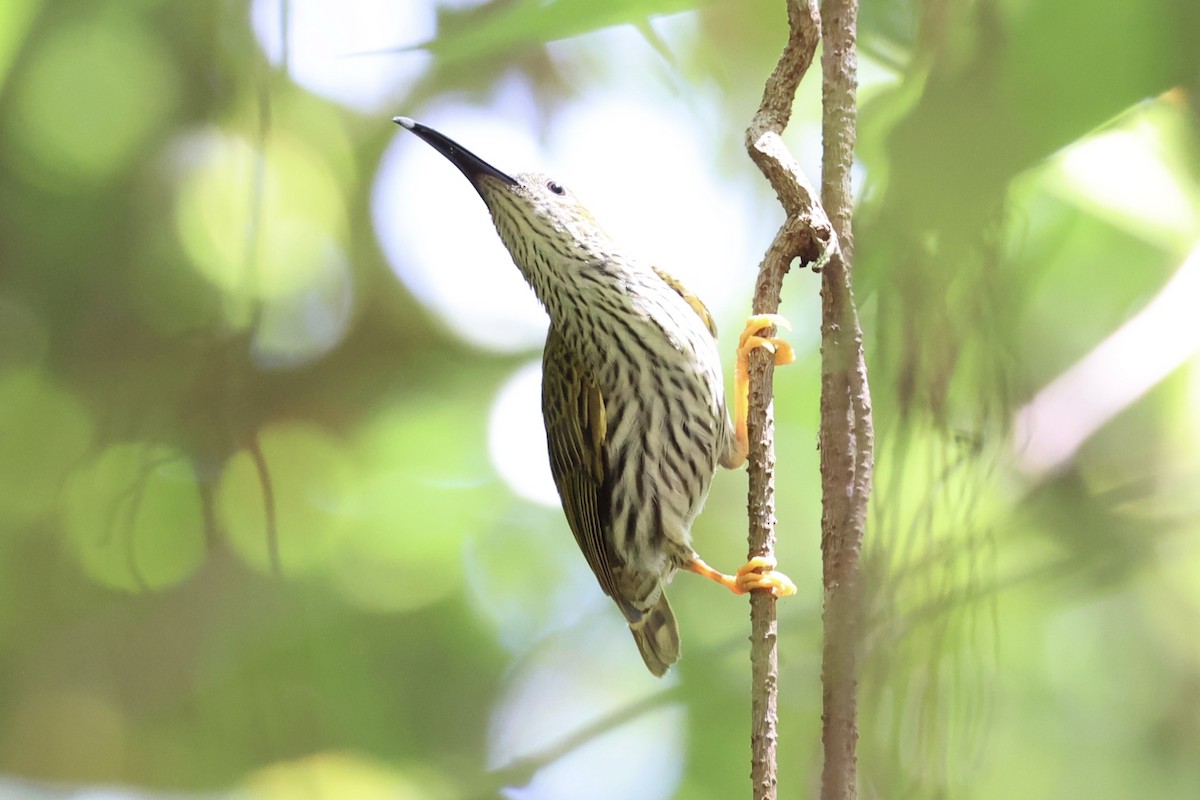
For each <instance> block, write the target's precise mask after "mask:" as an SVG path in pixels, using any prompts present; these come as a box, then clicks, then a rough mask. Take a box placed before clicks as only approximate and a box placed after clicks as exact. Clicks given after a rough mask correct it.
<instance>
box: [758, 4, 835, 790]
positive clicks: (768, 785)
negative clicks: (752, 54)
mask: <svg viewBox="0 0 1200 800" xmlns="http://www.w3.org/2000/svg"><path fill="white" fill-rule="evenodd" d="M819 38H820V21H819V19H818V16H817V9H816V4H815V2H813V0H789V2H788V42H787V45H786V46H785V48H784V51H783V54H782V55H781V56H780V58H779V62H778V63H777V64H776V66H775V70H774V72H772V73H771V76H770V77H769V78H768V79H767V82H766V86H765V87H764V89H763V98H762V102H761V103H760V105H759V108H758V112H757V113H756V114H755V115H754V119H753V120H752V121H751V123H750V126H749V128H747V130H746V148H747V150H748V151H749V152H750V157H751V158H752V159H753V160H754V163H755V164H757V165H758V168H759V169H760V170H762V173H763V175H765V176H766V178H767V180H768V181H770V183H771V186H772V187H773V188H774V189H775V192H776V193H777V194H778V195H779V200H780V203H782V205H783V207H784V210H785V211H786V212H787V219H786V221H785V222H784V224H783V226H782V227H781V228H780V229H779V232H778V233H777V234H776V235H775V239H774V241H773V242H771V246H770V248H769V249H768V250H767V253H766V255H765V256H764V257H763V261H762V264H761V265H760V267H759V272H758V281H757V284H756V286H755V290H754V305H753V310H754V313H755V314H769V313H774V312H776V311H778V310H779V299H780V292H781V290H782V286H783V276H784V275H785V274H786V273H787V270H788V267H789V266H790V265H791V263H792V261H793V260H794V259H796V258H803V259H805V260H807V261H809V262H811V263H813V264H814V265H819V264H820V263H821V262H822V261H824V260H825V258H827V254H828V253H829V252H830V251H832V250H834V249H836V245H835V240H834V238H833V229H832V226H830V224H829V221H828V220H827V219H826V217H825V214H824V212H823V211H822V210H821V208H820V204H819V203H818V201H817V199H816V193H815V192H814V191H813V190H812V185H811V184H810V183H809V182H808V180H807V179H806V178H805V177H804V174H803V173H802V172H801V171H800V167H799V165H798V164H797V163H796V159H795V158H793V157H792V155H791V153H789V152H788V150H787V147H786V146H784V144H783V139H782V138H781V136H780V135H781V134H782V133H783V129H784V128H785V127H786V126H787V123H788V119H789V118H790V116H791V108H792V101H793V99H794V98H795V95H796V88H797V86H799V84H800V79H801V78H802V77H803V76H804V73H805V72H806V71H807V70H808V68H809V66H810V65H811V64H812V61H813V56H814V54H815V53H816V48H817V41H818V40H819ZM773 366H774V365H773V361H772V359H771V357H770V356H769V354H767V353H764V352H762V351H761V350H756V351H755V352H753V353H752V354H751V358H750V404H749V412H748V415H747V425H748V429H749V435H750V455H749V479H750V480H749V482H750V486H749V503H748V505H749V513H750V530H749V537H748V538H749V550H750V552H749V555H750V556H751V557H754V556H766V557H768V558H772V557H773V555H774V546H775V430H774V428H775V423H774V412H773V408H772V404H771V393H772V389H771V381H772V376H773ZM750 628H751V634H750V642H751V645H750V663H751V704H750V705H751V709H750V712H751V733H750V753H751V756H750V759H751V760H750V781H751V788H752V794H753V797H754V798H755V800H774V798H775V797H776V790H777V785H776V784H777V768H776V765H777V757H776V735H777V734H776V730H777V727H778V711H777V698H778V672H779V662H778V657H777V654H776V637H777V622H776V617H775V598H774V597H772V596H770V595H766V594H755V595H753V596H752V597H751V598H750Z"/></svg>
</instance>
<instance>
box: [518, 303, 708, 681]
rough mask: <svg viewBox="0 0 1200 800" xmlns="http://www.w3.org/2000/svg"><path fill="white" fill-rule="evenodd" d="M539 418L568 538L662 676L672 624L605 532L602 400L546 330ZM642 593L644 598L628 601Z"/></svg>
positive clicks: (674, 641)
mask: <svg viewBox="0 0 1200 800" xmlns="http://www.w3.org/2000/svg"><path fill="white" fill-rule="evenodd" d="M697 302H698V301H697ZM542 416H543V417H544V418H545V421H546V442H547V444H548V445H549V449H550V472H551V473H553V475H554V483H555V485H556V486H557V487H558V494H559V497H561V498H562V506H563V512H564V513H565V514H566V516H567V523H568V524H569V525H570V526H571V532H572V533H574V534H575V541H576V542H577V543H578V544H579V549H580V550H582V551H583V555H584V557H585V558H586V559H587V562H588V566H590V567H591V568H592V572H594V573H595V574H596V579H597V580H599V581H600V588H601V589H603V590H604V593H605V594H607V595H608V596H609V597H611V598H612V599H613V600H614V601H616V604H617V606H618V607H620V609H621V613H622V614H624V615H625V619H626V620H627V621H628V622H629V630H630V632H631V633H633V639H634V641H635V642H636V643H637V646H638V651H639V652H640V653H641V655H642V659H643V660H644V661H645V662H646V666H647V667H648V668H649V670H650V671H651V672H652V673H653V674H655V675H662V674H663V673H665V672H666V671H667V668H668V667H670V666H671V664H674V663H675V662H676V661H678V660H679V653H680V648H679V627H678V625H676V623H675V615H674V614H673V613H672V612H671V604H670V603H668V602H667V596H666V594H664V593H663V591H662V586H661V584H659V583H658V582H657V581H655V582H654V584H653V585H652V586H648V585H647V583H646V581H645V580H643V579H642V576H639V575H637V574H636V573H634V572H631V571H630V570H629V569H627V568H626V565H625V563H624V562H623V561H622V560H621V559H620V557H618V556H617V554H616V552H615V551H614V550H613V547H612V544H611V540H610V539H609V537H608V536H606V535H605V531H606V530H608V528H609V526H610V525H611V524H612V518H611V515H612V478H611V476H610V475H608V469H607V464H608V418H607V414H606V413H605V406H604V396H603V394H602V393H601V391H600V387H599V386H597V385H596V383H595V381H593V380H592V379H591V376H590V375H589V373H588V371H587V369H586V368H585V367H584V365H583V364H582V363H581V361H580V360H579V359H578V358H577V357H576V355H575V354H574V353H573V352H572V351H571V350H570V349H569V348H568V347H567V345H566V342H565V341H564V340H563V338H562V336H561V335H560V334H559V332H558V331H557V330H555V329H554V328H553V327H551V328H550V334H549V336H547V337H546V352H545V354H544V355H543V357H542ZM647 588H649V589H650V595H649V596H634V595H635V593H637V592H645V591H646V590H647Z"/></svg>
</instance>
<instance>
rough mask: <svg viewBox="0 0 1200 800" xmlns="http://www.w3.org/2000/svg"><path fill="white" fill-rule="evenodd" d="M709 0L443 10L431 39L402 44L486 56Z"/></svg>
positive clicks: (542, 0) (461, 56)
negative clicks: (449, 11) (448, 11)
mask: <svg viewBox="0 0 1200 800" xmlns="http://www.w3.org/2000/svg"><path fill="white" fill-rule="evenodd" d="M711 2H713V0H611V2H600V3H598V2H594V0H523V2H515V3H494V4H489V5H485V6H482V7H480V8H477V9H472V10H471V11H468V12H465V13H462V14H453V15H452V14H445V15H443V16H442V18H441V23H442V24H441V25H439V32H438V36H437V38H436V39H431V40H430V41H428V42H422V43H421V44H418V45H414V46H413V47H406V48H403V49H404V50H413V49H420V50H427V51H429V52H430V53H433V54H434V56H436V57H437V58H438V59H439V60H440V61H442V62H443V63H451V62H457V61H464V60H473V59H485V58H488V57H492V56H495V55H496V54H498V53H502V52H506V51H511V50H516V49H518V48H521V47H523V46H527V45H530V44H534V43H545V42H554V41H558V40H559V39H567V38H570V37H572V36H580V35H582V34H585V33H590V32H592V31H597V30H601V29H603V28H608V27H611V26H613V25H636V26H638V27H639V28H640V27H641V26H642V25H643V24H644V23H645V22H646V21H647V20H648V19H650V18H652V17H657V16H664V15H667V14H678V13H680V12H681V11H690V10H692V9H695V8H699V7H700V6H703V5H707V4H708V3H711Z"/></svg>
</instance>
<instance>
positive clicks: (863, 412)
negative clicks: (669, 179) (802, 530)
mask: <svg viewBox="0 0 1200 800" xmlns="http://www.w3.org/2000/svg"><path fill="white" fill-rule="evenodd" d="M857 12H858V3H857V0H825V2H824V3H823V5H822V7H821V23H822V27H823V29H824V34H825V46H824V49H823V51H822V55H821V72H822V101H823V103H822V105H823V115H822V140H823V153H822V162H821V164H822V181H821V201H822V204H823V206H824V208H825V210H826V212H827V213H828V214H829V218H830V219H831V220H832V222H833V225H834V229H835V230H836V231H837V239H838V242H839V244H840V245H841V247H840V249H839V250H838V251H837V252H835V253H834V254H833V255H832V257H831V258H830V260H829V264H828V266H827V267H826V269H825V273H824V279H823V281H822V286H821V314H822V320H821V361H822V370H821V433H820V445H821V494H822V515H821V553H822V562H823V565H824V579H823V580H824V586H825V644H824V650H823V653H822V660H821V679H822V686H823V689H824V698H823V701H824V702H823V709H824V713H823V719H824V728H823V731H822V740H823V741H824V745H825V764H824V768H823V770H822V773H821V797H822V800H852V798H855V797H857V794H858V790H857V755H856V747H857V743H858V723H857V688H858V646H859V639H860V621H861V587H860V584H859V577H860V576H859V572H860V569H859V556H860V554H861V552H862V541H863V532H864V528H865V525H866V514H867V501H868V499H869V497H870V494H871V480H872V469H873V466H874V463H873V462H874V430H873V426H872V420H871V394H870V388H869V386H868V384H867V367H866V360H865V358H864V355H863V343H862V330H861V329H860V327H859V322H858V312H857V310H856V308H855V304H854V293H853V290H852V284H851V253H852V250H853V243H854V238H853V236H854V234H853V231H852V228H851V220H852V216H853V193H852V189H851V182H850V166H851V164H852V162H853V159H854V144H855V137H856V117H857V105H856V99H855V95H856V90H857V54H856V50H855V36H856V33H855V25H856V17H857Z"/></svg>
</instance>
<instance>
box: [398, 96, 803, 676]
mask: <svg viewBox="0 0 1200 800" xmlns="http://www.w3.org/2000/svg"><path fill="white" fill-rule="evenodd" d="M393 122H395V123H396V124H397V125H399V126H400V127H402V128H405V129H406V130H408V131H411V132H412V133H414V134H416V135H417V136H418V137H419V138H421V139H422V140H424V141H425V142H426V143H428V144H429V145H431V146H432V147H433V149H434V150H436V151H437V152H439V153H441V154H442V155H443V156H444V157H445V158H446V159H447V160H449V161H450V163H451V164H453V165H454V166H455V167H457V168H458V170H459V171H460V172H461V173H462V174H463V175H464V176H465V177H466V178H467V180H468V181H469V182H470V183H471V186H473V187H474V189H475V191H476V192H478V194H479V196H480V197H481V198H482V199H483V202H484V204H485V205H486V206H487V209H488V211H490V212H491V216H492V221H493V222H494V223H495V227H496V231H497V233H498V234H499V236H500V239H501V241H502V242H503V243H504V245H505V247H506V248H507V249H508V252H509V254H510V255H511V256H512V259H513V263H514V264H515V265H516V267H517V269H518V270H519V271H520V272H521V275H522V276H523V277H524V278H525V280H526V282H527V283H528V284H529V285H530V287H531V288H532V289H533V292H534V294H535V295H536V296H537V298H538V300H539V301H540V302H541V304H542V306H543V307H544V308H545V310H546V312H547V314H548V315H549V317H550V327H549V331H548V333H547V336H546V345H545V349H544V352H543V355H542V416H543V419H544V422H545V428H546V443H547V448H548V451H549V457H550V470H551V473H552V475H553V477H554V483H555V485H556V487H557V489H558V493H559V497H560V499H561V500H562V508H563V512H564V514H565V516H566V518H567V524H568V526H569V527H570V529H571V531H572V533H573V534H574V536H575V540H576V542H577V543H578V545H579V549H580V550H581V551H583V555H584V557H585V558H586V560H587V563H588V566H589V567H591V570H592V572H593V573H594V574H595V576H596V579H597V580H598V581H599V584H600V588H601V589H603V590H604V593H605V594H607V595H608V596H609V597H611V598H612V600H613V601H614V602H615V603H616V605H617V607H618V608H619V609H620V611H621V613H622V614H623V615H624V617H625V620H626V622H627V623H628V625H629V629H630V631H631V632H632V634H633V638H634V641H635V642H636V644H637V647H638V651H639V653H640V654H641V656H642V660H643V661H644V662H645V664H646V667H647V668H648V669H649V670H650V672H651V673H652V674H653V675H655V676H662V675H663V674H665V673H666V671H667V669H668V668H669V667H670V666H671V665H672V664H674V663H675V662H677V661H678V660H679V658H680V655H681V650H680V638H679V627H678V624H677V622H676V619H675V615H674V613H673V612H672V610H671V605H670V603H669V602H668V601H667V596H666V593H665V591H664V587H665V585H666V584H667V583H668V582H669V581H670V580H671V578H672V577H673V576H674V574H675V573H676V572H678V571H680V570H685V571H690V572H694V573H697V574H699V575H701V576H704V577H706V578H709V579H711V580H713V581H716V582H717V583H720V584H722V585H723V586H725V587H727V588H728V589H730V590H731V591H732V592H734V593H735V594H745V593H746V592H751V591H754V592H767V593H770V594H772V595H774V596H776V597H784V596H787V595H791V594H794V593H795V592H796V587H795V584H794V583H792V581H791V580H790V579H789V578H788V577H787V576H786V575H784V574H782V573H781V572H778V571H777V570H776V569H775V566H776V565H775V563H774V561H773V560H772V559H767V558H764V557H755V558H751V559H750V560H749V561H748V562H747V563H746V564H745V565H743V566H742V567H741V568H740V569H738V570H737V572H736V573H735V574H733V575H727V574H724V573H722V572H720V571H718V570H716V569H714V568H713V567H710V566H709V565H708V564H707V563H705V562H704V561H703V559H701V558H700V556H699V555H698V554H697V553H696V551H695V550H694V549H693V547H692V542H691V539H692V537H691V527H692V523H693V521H694V520H695V518H696V516H697V515H698V514H699V512H700V510H701V507H702V506H703V505H704V501H705V499H706V498H707V496H708V491H709V486H710V484H711V482H712V479H713V476H714V474H715V472H716V467H717V465H718V464H720V465H722V466H724V467H726V468H730V469H736V468H737V467H739V466H740V465H741V464H742V463H743V462H744V461H745V459H746V455H747V452H748V450H749V447H748V435H747V430H746V408H747V398H748V385H749V379H748V364H749V353H750V351H751V350H753V349H755V348H757V347H762V348H765V349H766V350H767V351H769V352H771V353H773V354H774V361H775V363H776V364H778V365H782V364H787V363H790V362H791V361H792V360H794V357H795V356H794V352H793V350H792V348H791V346H790V345H788V343H787V342H786V341H784V340H782V339H780V338H778V337H775V336H772V335H769V334H771V333H774V330H773V329H774V328H775V327H776V326H786V321H785V320H783V318H782V317H780V316H778V315H774V314H758V315H754V316H751V317H750V318H749V320H748V321H747V324H746V328H745V330H744V331H743V333H742V334H741V336H740V337H739V342H738V348H737V357H736V363H735V371H734V411H733V415H732V417H731V416H730V413H729V411H728V408H727V404H726V397H725V390H724V379H723V375H722V369H721V358H720V354H719V352H718V349H717V329H716V325H715V323H714V322H713V318H712V315H711V314H710V313H709V311H708V309H707V307H705V305H704V303H702V302H701V301H700V299H699V298H698V297H696V295H694V294H692V293H691V292H689V291H688V290H687V289H686V288H684V286H683V284H682V283H680V282H679V281H678V280H676V279H675V278H674V277H672V276H671V275H670V274H668V273H667V272H665V271H664V270H662V269H660V268H658V267H656V266H653V265H650V264H647V263H645V262H643V261H641V260H639V259H637V258H635V257H634V256H632V255H630V254H628V253H627V252H626V251H625V250H624V249H622V248H621V247H620V246H619V245H618V244H617V243H616V242H615V241H613V239H612V238H610V237H609V236H608V235H607V234H606V233H605V232H604V231H603V229H602V228H601V227H600V226H599V224H598V223H597V222H596V220H595V219H594V218H593V216H592V215H591V213H589V212H588V210H587V209H586V208H585V207H584V205H583V204H582V203H580V202H579V200H578V199H576V197H575V195H574V194H573V193H572V192H571V191H570V190H568V189H567V188H566V186H564V185H563V184H562V183H560V182H559V181H558V180H556V179H555V178H552V177H550V176H547V175H543V174H540V173H519V174H514V175H510V174H508V173H506V172H503V171H501V170H499V169H497V168H496V167H494V166H492V165H491V164H489V163H488V162H486V161H484V160H483V159H481V158H480V157H478V156H476V155H475V154H474V153H472V152H471V151H469V150H467V149H466V148H465V147H463V146H462V145H460V144H458V143H457V142H455V141H454V140H452V139H450V138H449V137H447V136H445V135H444V134H442V133H440V132H438V131H437V130H434V129H433V128H430V127H428V126H426V125H422V124H421V123H419V122H416V121H414V120H412V119H410V118H408V117H403V116H400V117H395V118H393Z"/></svg>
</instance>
